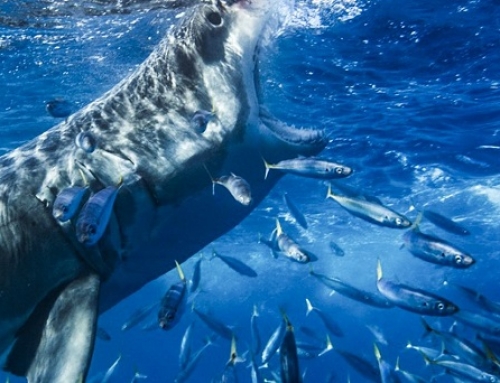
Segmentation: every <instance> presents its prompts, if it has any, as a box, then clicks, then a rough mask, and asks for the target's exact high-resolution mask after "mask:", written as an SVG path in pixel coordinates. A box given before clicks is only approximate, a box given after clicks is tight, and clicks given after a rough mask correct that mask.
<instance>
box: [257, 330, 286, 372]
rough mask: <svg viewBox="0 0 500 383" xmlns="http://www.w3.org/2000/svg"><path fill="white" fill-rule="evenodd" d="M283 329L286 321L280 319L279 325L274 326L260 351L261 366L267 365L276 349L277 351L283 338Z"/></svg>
mask: <svg viewBox="0 0 500 383" xmlns="http://www.w3.org/2000/svg"><path fill="white" fill-rule="evenodd" d="M285 331H286V323H285V322H284V321H281V322H280V324H279V326H278V327H276V330H274V331H273V333H272V334H271V337H270V338H269V340H268V341H267V343H266V345H265V347H264V350H263V351H262V355H261V358H262V359H261V360H262V365H263V366H267V364H268V363H269V361H270V360H271V358H272V357H273V355H274V354H276V351H278V348H279V347H280V344H281V342H282V340H283V336H284V335H285Z"/></svg>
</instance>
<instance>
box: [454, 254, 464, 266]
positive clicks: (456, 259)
mask: <svg viewBox="0 0 500 383" xmlns="http://www.w3.org/2000/svg"><path fill="white" fill-rule="evenodd" d="M462 261H463V259H462V257H461V256H460V255H459V254H457V255H455V263H456V264H458V265H460V264H461V263H462Z"/></svg>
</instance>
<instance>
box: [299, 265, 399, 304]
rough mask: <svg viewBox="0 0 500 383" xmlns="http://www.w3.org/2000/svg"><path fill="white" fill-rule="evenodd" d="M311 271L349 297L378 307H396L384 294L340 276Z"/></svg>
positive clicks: (319, 279)
mask: <svg viewBox="0 0 500 383" xmlns="http://www.w3.org/2000/svg"><path fill="white" fill-rule="evenodd" d="M309 273H310V274H311V275H312V276H313V277H315V278H316V279H317V280H318V281H320V282H321V283H323V284H324V285H325V286H326V287H328V288H330V289H332V290H334V291H336V292H338V293H339V294H342V295H344V296H346V297H348V298H351V299H354V300H356V301H358V302H361V303H365V304H367V305H370V306H373V307H378V308H391V307H394V305H393V304H392V303H391V302H389V301H388V300H387V299H386V298H385V297H384V296H382V295H380V294H374V293H371V292H368V291H364V290H360V289H358V288H356V287H354V286H351V285H349V284H347V283H345V282H343V281H341V280H340V279H338V278H331V277H328V276H326V275H323V274H318V273H316V272H315V271H314V270H312V269H311V270H310V271H309Z"/></svg>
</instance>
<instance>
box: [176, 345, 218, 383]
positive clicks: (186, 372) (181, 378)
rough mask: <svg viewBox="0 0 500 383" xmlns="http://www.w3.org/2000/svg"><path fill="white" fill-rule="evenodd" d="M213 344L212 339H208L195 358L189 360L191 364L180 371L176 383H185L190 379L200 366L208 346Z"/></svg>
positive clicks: (194, 355) (195, 354)
mask: <svg viewBox="0 0 500 383" xmlns="http://www.w3.org/2000/svg"><path fill="white" fill-rule="evenodd" d="M211 344H212V339H210V338H208V339H206V341H205V344H204V345H203V346H202V347H201V348H200V349H199V350H198V351H196V352H195V353H194V354H193V356H192V357H191V358H190V359H189V362H188V363H187V364H186V366H185V367H184V368H182V369H180V370H179V372H178V373H177V376H176V377H175V379H174V383H183V382H185V381H186V380H188V379H189V377H190V376H191V374H192V373H193V370H194V368H195V367H196V365H197V364H198V362H199V360H200V358H201V356H202V355H203V353H204V352H205V350H206V349H207V348H208V346H210V345H211Z"/></svg>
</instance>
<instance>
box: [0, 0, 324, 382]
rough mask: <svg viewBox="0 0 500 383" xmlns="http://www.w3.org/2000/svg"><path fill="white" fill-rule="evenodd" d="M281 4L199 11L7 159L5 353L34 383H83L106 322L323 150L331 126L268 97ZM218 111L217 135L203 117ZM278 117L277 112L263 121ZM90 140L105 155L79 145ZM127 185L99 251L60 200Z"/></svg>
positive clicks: (0, 261) (3, 178) (0, 235)
mask: <svg viewBox="0 0 500 383" xmlns="http://www.w3.org/2000/svg"><path fill="white" fill-rule="evenodd" d="M270 7H271V4H270V2H269V1H267V0H253V1H251V2H250V1H244V0H240V1H235V0H232V1H227V2H221V1H220V0H217V1H214V2H203V3H201V2H200V4H197V5H195V6H193V7H192V8H189V9H188V10H187V11H186V15H185V16H184V18H183V19H181V20H180V22H179V24H178V25H176V26H175V27H173V28H172V29H171V30H170V31H169V33H168V34H167V36H166V37H165V38H164V39H163V40H162V41H161V42H160V44H159V46H158V47H157V48H156V49H155V50H154V51H153V52H152V53H151V55H150V56H149V57H148V58H147V59H146V61H145V62H144V63H142V64H141V65H140V66H139V67H138V68H137V70H136V71H135V72H134V73H132V74H131V75H130V76H129V77H127V78H125V79H124V80H122V81H121V82H120V83H119V84H117V85H116V86H115V87H113V88H112V89H111V90H110V91H108V92H107V93H105V94H104V95H102V96H101V97H100V98H98V99H97V100H95V101H94V102H92V103H90V104H89V105H87V106H85V107H84V108H83V109H81V110H79V111H78V112H76V113H75V114H73V115H71V116H69V117H68V118H67V120H66V121H64V122H62V123H60V124H59V125H56V126H55V127H53V128H52V129H50V130H48V131H47V132H45V133H43V134H41V135H40V136H38V137H36V138H35V139H33V140H32V141H30V142H28V143H26V144H25V145H23V146H21V147H19V148H17V149H15V150H13V151H12V152H10V153H7V154H5V155H4V156H2V157H0V266H1V267H0V354H3V356H4V358H5V365H4V368H5V369H6V370H7V371H10V372H12V373H14V374H16V375H20V376H26V377H27V379H28V381H29V382H53V383H59V382H65V383H67V382H81V381H84V380H85V377H86V374H87V371H88V366H89V363H90V359H91V356H92V351H93V344H94V337H95V330H96V320H97V316H98V315H99V313H102V312H104V311H106V310H107V309H109V308H111V307H112V306H113V305H115V304H116V303H118V302H119V301H120V300H122V299H124V298H126V297H127V296H129V295H130V294H132V293H133V292H135V291H137V290H138V289H139V288H141V287H142V286H144V285H145V284H146V283H148V282H150V281H151V280H154V279H155V278H157V277H159V276H160V275H162V274H164V273H165V272H167V271H168V270H170V269H172V268H174V267H175V264H174V262H175V261H178V262H183V261H185V260H186V259H188V258H189V257H190V256H192V255H193V254H195V253H196V252H198V251H199V250H200V249H202V248H203V247H204V246H206V245H207V244H209V243H211V242H212V241H213V240H215V239H216V238H218V237H219V236H221V235H222V234H224V233H225V232H227V231H228V230H230V229H231V228H232V227H234V226H235V225H237V224H238V223H239V222H240V221H241V220H242V219H243V218H244V217H246V216H247V215H248V214H249V213H250V212H251V211H252V209H253V208H254V207H255V206H256V205H257V204H258V203H259V202H260V201H261V200H262V199H263V198H264V197H265V196H266V194H267V193H268V192H269V191H270V189H271V188H272V187H273V185H274V184H275V182H276V181H277V180H278V179H279V176H277V175H273V176H272V177H270V178H268V179H267V180H264V179H263V176H262V175H263V174H264V166H263V164H262V159H261V155H262V156H265V158H268V159H269V160H272V161H280V160H282V159H286V158H293V157H296V156H298V155H305V156H308V155H314V154H317V153H319V152H320V151H321V150H322V149H323V148H324V146H325V145H326V137H325V135H324V133H323V132H322V131H318V130H311V129H295V128H293V127H290V126H287V125H286V124H284V123H281V122H279V121H277V120H274V119H272V118H271V117H270V114H269V112H268V111H266V110H265V109H263V107H261V105H260V103H259V100H260V97H259V94H258V93H259V84H258V65H257V53H258V46H259V39H260V36H261V33H262V30H263V28H264V26H265V21H266V17H265V16H266V15H268V14H270V13H271V9H270ZM200 110H208V111H213V112H214V114H215V116H216V118H213V119H211V120H210V121H209V122H208V123H207V126H206V128H205V130H204V131H199V130H198V131H197V130H194V129H193V127H192V124H191V119H192V117H193V116H194V115H195V113H196V112H197V111H200ZM261 116H265V118H261ZM81 132H85V134H87V135H89V136H91V137H92V138H93V139H94V140H95V148H94V147H93V148H92V149H93V150H83V149H82V148H81V147H78V146H77V145H75V138H76V137H77V135H78V134H79V133H81ZM205 167H206V168H208V169H209V170H210V172H211V173H212V174H216V175H218V174H228V173H229V172H234V173H236V174H238V175H240V176H242V177H244V179H245V180H247V181H248V183H249V184H250V185H251V187H252V196H253V202H252V204H251V205H250V206H243V205H240V204H238V203H237V202H235V201H234V200H233V198H232V197H231V196H229V195H226V194H225V193H218V194H217V195H215V196H213V195H212V191H211V189H212V187H211V186H212V181H211V179H210V177H208V176H207V172H206V169H205ZM118 184H120V185H121V186H120V190H119V192H118V196H117V198H116V201H115V204H114V209H113V214H112V216H111V219H110V222H109V224H108V225H107V228H106V231H105V233H104V235H103V237H102V238H101V239H100V241H99V242H98V243H97V244H96V245H94V246H88V247H87V246H84V245H83V244H81V243H80V242H78V240H77V238H76V236H75V227H74V223H75V220H74V219H73V220H71V221H68V222H65V223H60V222H58V221H57V220H56V219H55V218H54V217H53V216H52V206H53V203H54V200H55V198H56V196H57V195H58V193H59V192H60V191H61V190H64V189H65V188H67V187H70V186H75V185H77V186H88V187H89V188H90V190H91V191H92V192H94V193H95V192H97V191H99V190H101V189H103V188H104V187H107V186H111V185H118Z"/></svg>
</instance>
